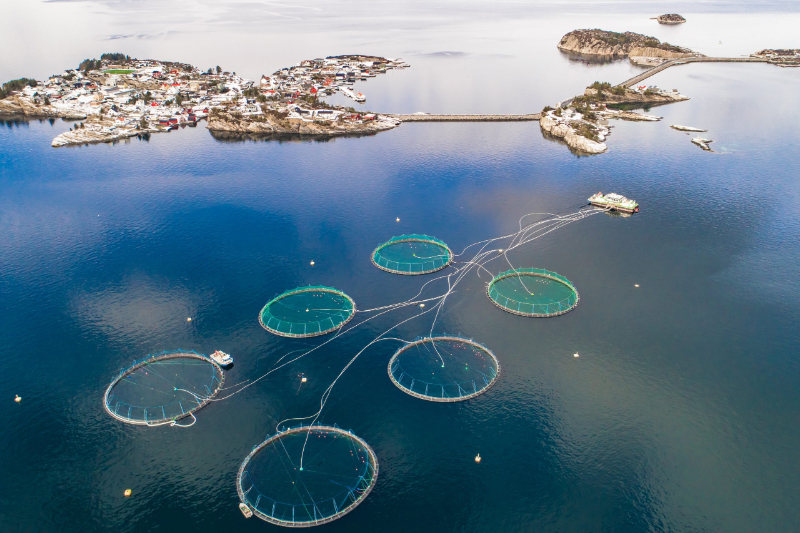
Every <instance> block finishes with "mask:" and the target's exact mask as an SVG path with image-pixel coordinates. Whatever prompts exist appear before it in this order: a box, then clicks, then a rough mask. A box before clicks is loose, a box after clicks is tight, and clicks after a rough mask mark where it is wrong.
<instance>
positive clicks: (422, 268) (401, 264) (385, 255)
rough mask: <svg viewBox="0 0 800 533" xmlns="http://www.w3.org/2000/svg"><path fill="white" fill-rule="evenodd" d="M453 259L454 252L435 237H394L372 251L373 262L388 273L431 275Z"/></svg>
mask: <svg viewBox="0 0 800 533" xmlns="http://www.w3.org/2000/svg"><path fill="white" fill-rule="evenodd" d="M452 262H453V252H452V251H451V250H450V248H448V246H447V245H446V244H445V243H443V242H442V241H440V240H439V239H437V238H435V237H429V236H427V235H401V236H399V237H392V238H391V239H390V240H388V241H387V242H385V243H383V244H381V245H380V246H378V247H377V248H375V251H374V252H372V263H373V264H374V265H375V266H376V267H378V268H380V269H381V270H385V271H386V272H391V273H393V274H405V275H409V276H413V275H419V274H430V273H431V272H436V271H437V270H441V269H443V268H444V267H446V266H447V265H449V264H450V263H452Z"/></svg>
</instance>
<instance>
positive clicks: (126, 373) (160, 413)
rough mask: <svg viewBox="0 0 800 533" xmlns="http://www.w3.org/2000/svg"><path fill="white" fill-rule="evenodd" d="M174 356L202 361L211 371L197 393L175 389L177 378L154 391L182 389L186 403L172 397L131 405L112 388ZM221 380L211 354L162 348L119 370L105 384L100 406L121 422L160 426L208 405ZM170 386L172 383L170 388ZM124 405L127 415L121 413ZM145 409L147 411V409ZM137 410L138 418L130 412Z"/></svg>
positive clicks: (199, 385)
mask: <svg viewBox="0 0 800 533" xmlns="http://www.w3.org/2000/svg"><path fill="white" fill-rule="evenodd" d="M176 359H192V360H198V361H199V362H201V363H206V364H208V367H209V368H210V369H211V371H212V374H211V377H210V379H209V380H208V381H209V382H208V383H207V384H206V383H203V384H198V387H197V389H196V390H197V393H196V392H192V391H189V390H186V389H178V387H177V385H178V384H179V383H178V382H176V383H174V384H171V383H167V384H166V386H165V388H164V391H154V393H155V394H154V396H156V397H158V396H159V394H158V393H159V392H161V394H162V395H163V394H169V393H170V392H177V391H179V390H181V391H183V392H185V395H183V396H184V398H185V399H186V400H187V404H186V405H185V406H184V405H183V402H182V401H180V400H179V399H173V401H171V402H169V403H167V404H161V405H131V404H129V403H125V402H124V401H122V400H120V398H119V397H118V396H117V395H116V394H115V393H114V389H115V387H117V385H118V384H120V383H122V382H124V381H126V380H130V378H131V376H132V375H133V374H135V373H136V372H137V371H139V370H142V369H147V368H149V367H151V366H152V365H158V364H161V363H164V362H168V361H170V360H176ZM151 370H152V368H151ZM144 373H145V374H146V373H147V370H145V372H144ZM159 377H160V376H159ZM224 382H225V374H224V373H223V372H222V368H221V367H220V366H219V365H218V364H217V363H216V362H215V361H213V360H212V359H211V358H210V357H208V356H205V355H202V354H199V353H197V352H195V351H194V350H190V351H184V350H171V351H163V352H161V353H157V354H151V355H148V356H147V357H145V358H144V359H141V360H139V361H134V362H133V364H132V365H130V366H129V367H127V368H123V369H122V370H120V372H119V374H118V375H117V376H116V377H115V378H114V379H113V380H112V381H111V383H110V384H109V386H108V388H106V392H105V394H104V395H103V407H104V408H105V410H106V412H107V413H108V414H110V415H111V416H112V417H114V418H116V419H117V420H119V421H121V422H125V423H126V424H134V425H139V426H162V425H165V424H173V423H174V422H175V421H177V420H180V419H182V418H185V417H187V416H194V413H196V412H197V411H199V410H200V409H202V408H203V407H205V406H206V405H208V404H209V402H211V400H212V399H213V398H214V397H215V396H216V395H217V394H218V393H219V391H220V389H221V388H222V385H223V383H224ZM170 387H172V389H173V391H169V388H170ZM151 390H152V389H151ZM198 393H199V394H198ZM126 409H127V416H126V414H124V413H125V412H126ZM148 410H149V411H150V412H148ZM168 411H169V414H168ZM139 412H141V413H142V417H141V418H138V417H134V416H133V413H139Z"/></svg>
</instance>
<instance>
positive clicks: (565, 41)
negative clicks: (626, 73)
mask: <svg viewBox="0 0 800 533" xmlns="http://www.w3.org/2000/svg"><path fill="white" fill-rule="evenodd" d="M558 49H559V50H561V51H562V52H568V53H573V54H581V55H587V56H605V57H608V58H612V59H613V58H620V57H661V58H667V59H674V58H679V57H690V56H697V55H698V54H696V53H695V52H692V51H691V50H689V49H688V48H682V47H680V46H675V45H672V44H669V43H662V42H661V41H659V40H658V39H656V38H655V37H650V36H648V35H642V34H640V33H633V32H630V31H626V32H625V33H618V32H614V31H605V30H598V29H593V30H574V31H571V32H569V33H568V34H566V35H564V36H563V37H562V38H561V41H559V43H558Z"/></svg>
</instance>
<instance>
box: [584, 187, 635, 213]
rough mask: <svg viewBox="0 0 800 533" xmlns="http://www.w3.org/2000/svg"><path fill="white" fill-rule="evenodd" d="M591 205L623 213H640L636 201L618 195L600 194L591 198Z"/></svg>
mask: <svg viewBox="0 0 800 533" xmlns="http://www.w3.org/2000/svg"><path fill="white" fill-rule="evenodd" d="M589 203H590V204H592V205H593V206H596V207H603V208H605V209H611V210H612V211H621V212H623V213H638V212H639V204H637V203H636V201H635V200H630V199H628V198H625V197H624V196H622V195H621V194H616V193H609V194H605V195H604V194H603V193H602V192H598V193H597V194H595V195H592V196H591V197H590V198H589Z"/></svg>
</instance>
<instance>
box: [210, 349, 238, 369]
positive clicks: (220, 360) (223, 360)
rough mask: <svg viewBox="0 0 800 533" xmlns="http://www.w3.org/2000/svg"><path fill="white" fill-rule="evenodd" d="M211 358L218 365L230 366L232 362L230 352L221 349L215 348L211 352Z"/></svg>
mask: <svg viewBox="0 0 800 533" xmlns="http://www.w3.org/2000/svg"><path fill="white" fill-rule="evenodd" d="M211 359H212V360H213V361H214V362H215V363H217V364H218V365H219V366H222V367H225V366H231V365H232V364H233V357H231V356H230V354H227V353H225V352H223V351H222V350H217V351H215V352H214V353H212V354H211Z"/></svg>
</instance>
